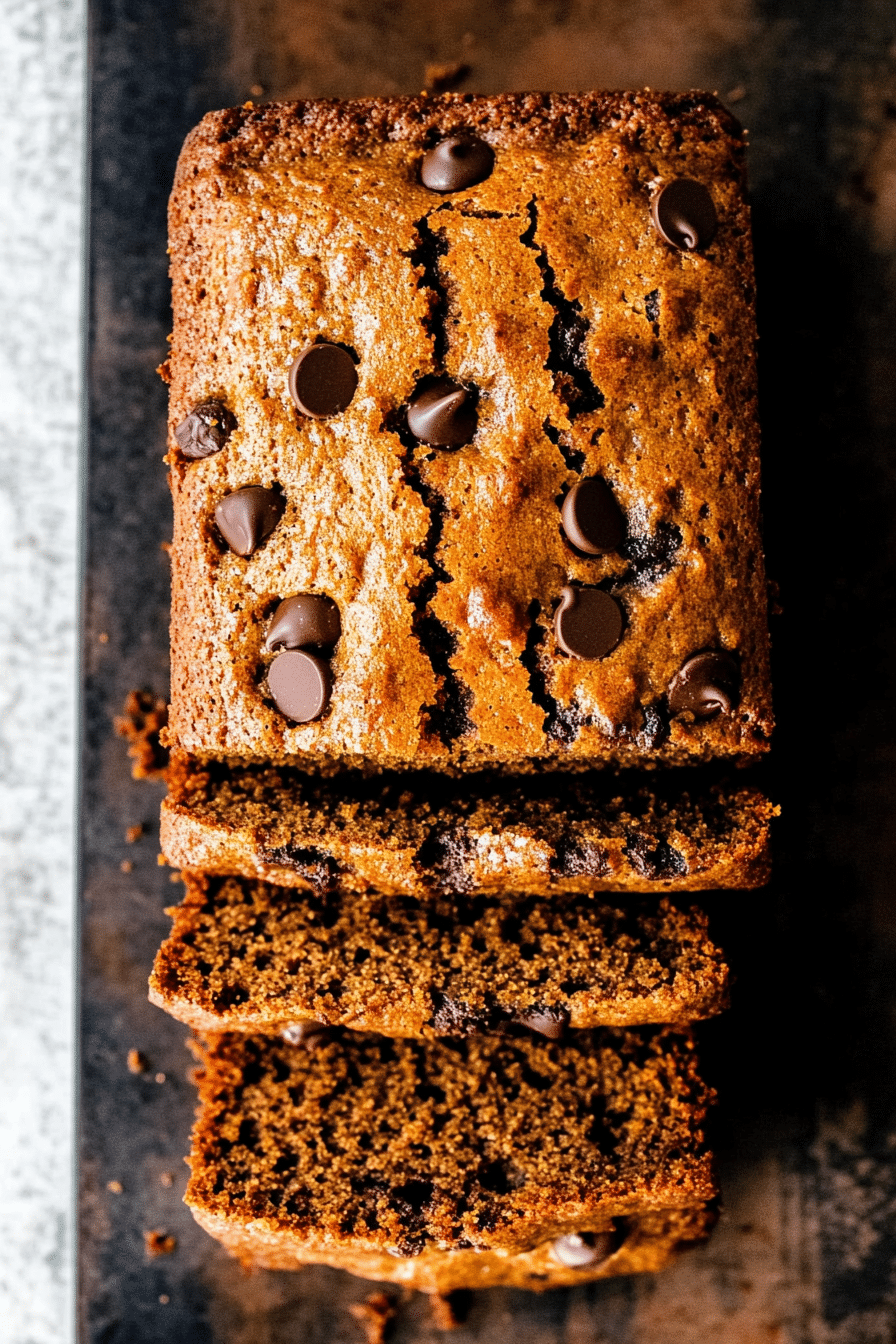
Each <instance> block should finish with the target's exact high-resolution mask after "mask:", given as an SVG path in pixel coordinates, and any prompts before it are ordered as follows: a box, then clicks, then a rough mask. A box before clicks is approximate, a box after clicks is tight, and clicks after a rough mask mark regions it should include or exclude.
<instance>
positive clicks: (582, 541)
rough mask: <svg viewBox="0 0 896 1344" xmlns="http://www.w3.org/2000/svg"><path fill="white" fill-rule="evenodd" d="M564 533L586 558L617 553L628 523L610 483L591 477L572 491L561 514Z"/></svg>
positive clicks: (575, 486)
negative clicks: (605, 553) (604, 553)
mask: <svg viewBox="0 0 896 1344" xmlns="http://www.w3.org/2000/svg"><path fill="white" fill-rule="evenodd" d="M560 521H561V522H562V523H563V531H564V532H565V533H566V535H567V537H568V538H569V540H570V541H571V542H572V544H573V546H575V547H576V548H577V549H578V550H580V551H584V552H585V554H586V555H601V554H602V553H603V552H604V551H615V550H617V549H618V548H619V547H620V546H621V545H622V541H623V538H624V536H625V519H624V517H623V516H622V510H621V509H620V507H619V505H618V504H617V503H616V500H615V499H614V498H613V492H612V490H611V489H610V487H609V486H608V485H607V483H606V481H603V480H601V478H600V477H599V476H589V477H587V478H586V479H585V480H584V481H579V482H578V483H577V484H576V485H574V486H573V488H572V489H571V490H570V492H569V494H568V495H567V496H566V498H565V499H564V501H563V505H562V508H561V510H560Z"/></svg>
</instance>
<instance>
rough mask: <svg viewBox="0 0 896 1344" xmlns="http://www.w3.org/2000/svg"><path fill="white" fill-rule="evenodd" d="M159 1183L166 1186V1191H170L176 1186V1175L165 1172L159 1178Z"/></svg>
mask: <svg viewBox="0 0 896 1344" xmlns="http://www.w3.org/2000/svg"><path fill="white" fill-rule="evenodd" d="M159 1183H160V1184H161V1185H164V1187H165V1189H166V1190H170V1189H171V1187H172V1185H173V1184H174V1173H173V1172H171V1171H163V1172H162V1174H161V1176H160V1177H159Z"/></svg>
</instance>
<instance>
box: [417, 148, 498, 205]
mask: <svg viewBox="0 0 896 1344" xmlns="http://www.w3.org/2000/svg"><path fill="white" fill-rule="evenodd" d="M494 166H495V153H494V150H493V149H492V148H491V146H490V145H487V144H486V143H485V141H484V140H480V139H479V138H478V137H477V136H473V135H449V136H448V138H447V140H441V141H439V143H438V144H437V145H436V147H435V148H434V149H431V150H430V151H429V153H428V154H424V156H423V162H422V163H421V165H420V181H421V182H422V183H423V185H424V187H428V188H429V190H430V191H438V192H441V193H443V194H444V193H445V192H448V191H464V190H465V189H466V188H467V187H474V186H475V185H476V183H477V182H483V181H484V180H485V178H487V177H488V176H489V174H490V173H491V171H492V169H493V168H494Z"/></svg>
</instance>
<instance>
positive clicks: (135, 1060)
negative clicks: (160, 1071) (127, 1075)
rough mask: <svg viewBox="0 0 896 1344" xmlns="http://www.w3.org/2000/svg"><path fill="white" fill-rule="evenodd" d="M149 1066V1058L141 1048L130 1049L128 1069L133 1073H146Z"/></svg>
mask: <svg viewBox="0 0 896 1344" xmlns="http://www.w3.org/2000/svg"><path fill="white" fill-rule="evenodd" d="M148 1068H149V1060H148V1059H147V1058H146V1056H145V1055H144V1054H143V1052H142V1051H141V1050H129V1051H128V1070H129V1071H130V1072H131V1073H146V1070H147V1069H148Z"/></svg>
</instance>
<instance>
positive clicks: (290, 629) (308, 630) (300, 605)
mask: <svg viewBox="0 0 896 1344" xmlns="http://www.w3.org/2000/svg"><path fill="white" fill-rule="evenodd" d="M341 634H342V622H341V621H340V619H339V608H338V607H337V605H336V603H335V602H334V601H333V600H332V599H331V598H329V597H324V595H323V593H299V594H298V595H297V596H296V597H287V598H285V599H284V601H282V602H281V603H280V605H279V607H278V608H277V610H276V611H275V612H274V619H273V620H272V621H271V628H270V629H269V630H268V635H267V639H266V640H265V642H264V647H265V648H266V649H267V650H268V652H269V653H270V652H273V650H275V649H304V648H307V647H309V646H311V647H312V648H330V647H331V646H332V645H333V644H335V643H336V641H337V639H338V638H339V636H340V635H341Z"/></svg>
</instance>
